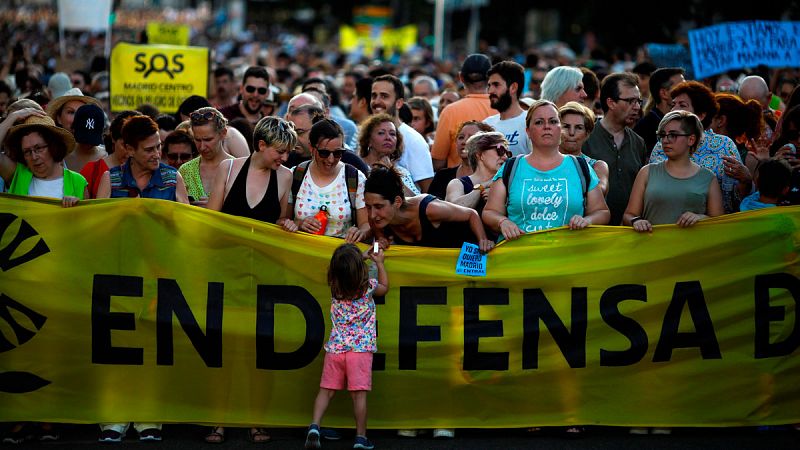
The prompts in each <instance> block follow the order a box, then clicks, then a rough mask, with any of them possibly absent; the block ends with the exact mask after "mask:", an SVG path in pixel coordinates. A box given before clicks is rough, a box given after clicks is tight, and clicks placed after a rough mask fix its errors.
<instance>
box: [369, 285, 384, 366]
mask: <svg viewBox="0 0 800 450" xmlns="http://www.w3.org/2000/svg"><path fill="white" fill-rule="evenodd" d="M372 300H373V301H374V302H375V304H376V305H385V304H386V297H384V296H383V295H374V296H372ZM379 335H380V330H379V329H378V316H377V314H376V315H375V337H376V338H377V337H378V336H379ZM376 370H386V353H382V352H376V353H373V354H372V371H373V372H374V371H376Z"/></svg>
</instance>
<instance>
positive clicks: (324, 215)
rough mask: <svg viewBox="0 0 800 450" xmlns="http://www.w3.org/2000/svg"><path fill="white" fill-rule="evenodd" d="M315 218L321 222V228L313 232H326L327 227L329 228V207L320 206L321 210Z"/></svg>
mask: <svg viewBox="0 0 800 450" xmlns="http://www.w3.org/2000/svg"><path fill="white" fill-rule="evenodd" d="M314 218H315V219H317V221H318V222H319V230H317V232H316V233H313V234H325V229H326V228H328V207H327V206H325V205H322V206H320V207H319V212H317V213H316V214H315V215H314Z"/></svg>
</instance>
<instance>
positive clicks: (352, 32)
mask: <svg viewBox="0 0 800 450" xmlns="http://www.w3.org/2000/svg"><path fill="white" fill-rule="evenodd" d="M417 33H418V30H417V26H416V25H406V26H404V27H400V28H382V27H374V26H368V25H361V26H357V27H351V26H348V25H341V26H340V27H339V49H340V50H341V51H343V52H347V53H352V52H356V51H361V52H362V53H364V54H366V55H371V54H372V53H373V52H374V51H375V49H376V48H383V50H384V56H385V57H388V56H391V54H392V52H394V51H397V52H403V53H404V52H408V51H409V50H411V48H413V47H414V46H415V45H417Z"/></svg>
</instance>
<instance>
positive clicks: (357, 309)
mask: <svg viewBox="0 0 800 450" xmlns="http://www.w3.org/2000/svg"><path fill="white" fill-rule="evenodd" d="M376 287H378V280H377V279H375V278H370V280H369V288H367V292H366V293H365V294H364V295H362V296H361V297H360V298H357V299H354V300H337V299H335V298H331V336H330V338H328V343H327V344H325V351H326V352H328V353H346V352H357V353H375V352H377V351H378V346H377V343H376V342H377V332H376V327H375V302H374V301H373V300H372V292H373V291H374V290H375V288H376Z"/></svg>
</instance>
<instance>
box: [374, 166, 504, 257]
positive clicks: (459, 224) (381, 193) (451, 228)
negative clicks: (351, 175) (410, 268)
mask: <svg viewBox="0 0 800 450" xmlns="http://www.w3.org/2000/svg"><path fill="white" fill-rule="evenodd" d="M364 202H365V203H366V205H367V211H368V212H369V218H370V226H371V227H372V232H373V234H374V235H375V237H376V238H377V239H378V240H379V241H382V238H383V239H385V240H386V241H385V242H383V244H384V246H386V245H387V244H388V242H389V239H390V238H391V239H392V241H393V242H395V243H397V244H402V245H418V246H425V247H440V248H441V247H445V248H459V247H461V245H462V244H463V243H464V242H472V243H475V244H478V246H480V249H481V251H482V252H484V253H485V252H488V251H489V250H491V249H492V248H493V247H494V242H493V241H491V240H489V239H487V237H486V231H485V230H484V228H483V223H482V222H481V220H480V217H479V216H478V213H477V212H475V210H474V209H470V208H465V207H463V206H458V205H454V204H452V203H450V202H446V201H443V200H438V199H436V197H434V196H432V195H417V196H415V197H409V198H405V197H403V182H402V180H401V179H400V175H399V174H398V173H397V172H395V171H394V170H392V169H390V168H383V167H376V168H374V169H373V170H372V172H371V173H370V175H369V178H367V183H366V185H365V187H364Z"/></svg>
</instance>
